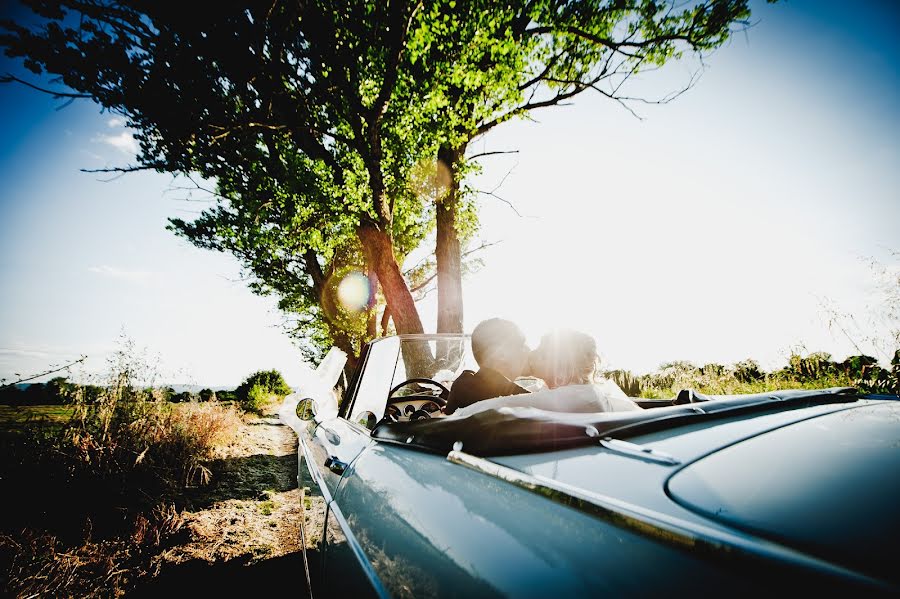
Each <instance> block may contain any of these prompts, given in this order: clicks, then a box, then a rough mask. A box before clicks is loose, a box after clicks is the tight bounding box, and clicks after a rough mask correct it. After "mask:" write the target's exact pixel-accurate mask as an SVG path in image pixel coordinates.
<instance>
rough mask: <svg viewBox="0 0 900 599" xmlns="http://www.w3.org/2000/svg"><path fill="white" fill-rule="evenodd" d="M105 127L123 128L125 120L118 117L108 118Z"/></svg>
mask: <svg viewBox="0 0 900 599" xmlns="http://www.w3.org/2000/svg"><path fill="white" fill-rule="evenodd" d="M106 126H107V127H124V126H125V119H123V118H122V117H120V116H114V117H112V118H110V119H109V120H108V121H106Z"/></svg>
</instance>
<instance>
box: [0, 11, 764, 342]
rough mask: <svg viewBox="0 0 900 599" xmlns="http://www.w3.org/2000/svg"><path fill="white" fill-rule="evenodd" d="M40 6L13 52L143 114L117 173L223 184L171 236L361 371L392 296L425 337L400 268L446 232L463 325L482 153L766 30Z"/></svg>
mask: <svg viewBox="0 0 900 599" xmlns="http://www.w3.org/2000/svg"><path fill="white" fill-rule="evenodd" d="M26 3H27V4H28V5H29V6H30V7H31V9H32V10H33V11H34V13H35V14H37V15H39V16H40V17H41V20H40V24H39V25H38V26H35V27H26V26H24V25H21V24H17V23H12V22H4V23H2V24H0V28H2V29H3V30H4V31H5V32H4V33H2V34H0V45H3V46H4V47H5V52H6V54H7V55H9V56H12V57H21V58H23V60H24V65H25V66H26V67H27V68H28V69H30V70H31V71H32V72H33V73H35V74H36V75H45V74H50V75H56V76H58V83H60V84H61V85H62V86H63V87H64V89H63V90H61V91H58V92H54V91H53V90H46V88H43V89H45V91H51V92H52V93H56V94H57V95H58V96H59V97H61V98H77V97H86V98H91V99H93V100H94V101H95V102H97V103H99V104H100V105H101V106H103V107H104V108H105V109H107V110H110V111H113V112H115V113H118V114H121V115H123V116H124V117H126V119H127V122H128V124H129V126H131V127H132V128H134V129H135V130H136V131H137V135H136V139H137V141H138V142H139V145H140V152H139V154H138V156H137V157H136V163H135V164H133V165H127V166H124V167H121V168H120V169H118V170H122V171H126V172H127V171H131V170H140V169H155V170H158V171H161V172H172V173H181V174H185V175H191V176H193V175H197V176H199V177H201V178H203V179H206V180H212V181H214V183H215V186H216V187H215V190H214V194H215V195H214V198H215V205H214V206H213V207H211V208H210V209H208V210H206V211H204V213H203V214H202V215H201V216H200V217H199V218H198V219H196V220H195V221H193V222H185V221H183V220H178V219H173V221H172V225H171V228H172V229H173V230H175V231H176V232H178V233H179V234H182V235H184V236H186V237H187V238H188V239H190V240H191V241H193V242H194V243H196V244H197V245H199V246H201V247H207V248H210V249H215V250H220V251H226V252H229V253H232V254H234V255H235V256H236V257H237V258H238V259H239V260H240V261H241V263H242V264H243V266H244V267H245V269H246V270H247V272H248V273H249V274H250V275H251V278H252V286H253V288H254V290H256V291H257V292H260V293H274V294H276V295H278V296H279V298H280V299H281V305H282V307H283V308H284V309H286V310H288V311H292V312H295V313H296V314H298V320H299V323H300V324H301V325H302V327H303V331H304V334H305V335H306V336H307V337H308V338H309V339H310V341H311V346H312V347H313V348H315V347H319V348H321V346H322V345H325V344H328V343H330V342H337V343H338V345H339V346H341V347H342V348H343V349H345V350H348V352H349V353H351V354H353V353H355V352H356V350H358V344H359V341H360V340H362V339H365V338H366V337H367V336H371V335H373V334H375V331H376V329H375V327H374V316H375V310H374V306H375V299H376V292H377V291H378V290H379V289H380V290H381V294H382V296H383V298H384V300H385V302H386V307H385V310H386V311H387V313H388V314H389V316H390V318H391V319H392V321H393V324H394V326H395V328H396V330H397V332H406V333H414V332H422V331H423V327H422V323H421V319H420V317H419V314H418V311H417V309H416V306H415V302H414V297H413V294H412V293H411V287H414V286H415V285H411V284H410V282H409V280H408V278H407V277H406V276H405V273H404V272H403V270H402V264H403V260H404V258H405V257H406V256H407V255H408V254H409V253H410V252H411V251H412V250H413V249H415V248H416V247H418V246H419V245H420V244H421V243H423V241H424V240H425V239H427V238H428V236H429V235H430V234H431V233H432V231H434V233H435V237H436V244H437V247H436V251H435V258H436V268H437V281H438V286H439V293H440V297H439V299H440V300H441V301H440V304H441V305H440V306H439V311H440V313H441V315H442V317H441V318H443V317H444V316H446V318H444V320H443V321H442V320H441V318H439V328H442V329H443V330H454V329H460V328H461V326H462V293H461V284H460V277H461V274H462V254H463V252H462V246H463V245H464V244H465V241H466V239H467V237H469V236H471V233H472V232H473V230H474V228H475V226H476V225H477V213H476V210H475V202H474V199H473V198H472V197H471V196H467V195H466V193H465V191H466V190H465V188H464V187H463V186H462V185H461V183H462V181H463V179H464V177H465V175H466V173H467V172H468V170H469V169H471V168H472V164H471V162H470V161H467V159H466V149H467V146H468V144H469V143H470V142H471V140H472V139H474V138H475V137H477V136H479V135H484V134H485V133H487V132H488V131H490V130H492V129H493V128H494V127H496V126H497V125H499V124H501V123H503V122H505V121H507V120H509V119H512V118H515V117H517V116H521V115H524V114H527V113H528V112H529V111H531V110H535V109H539V108H545V107H549V106H554V105H557V104H559V103H560V102H563V101H565V100H568V99H570V98H572V97H574V96H575V95H577V94H579V93H582V92H585V91H593V92H596V93H600V94H602V95H604V96H607V97H609V98H611V99H613V100H616V101H618V102H620V103H624V104H626V105H627V104H628V102H629V101H630V100H631V98H629V97H628V96H627V95H626V94H625V91H624V90H625V88H624V87H623V86H624V83H625V82H626V81H627V80H628V78H629V77H631V76H632V75H633V74H634V73H636V72H640V71H641V70H643V69H648V68H654V67H657V66H659V65H662V64H664V63H665V62H666V61H668V60H670V59H673V58H678V57H680V56H681V54H682V53H683V52H685V51H689V52H701V53H702V52H705V51H708V50H712V49H714V48H716V47H718V46H719V45H721V44H722V43H723V42H724V41H725V40H726V39H727V38H728V36H729V34H730V32H731V30H732V27H733V26H734V25H735V24H739V23H745V22H746V19H747V18H748V17H749V9H748V8H747V1H746V0H709V1H706V2H698V3H692V4H687V5H684V4H680V3H677V2H674V1H673V2H659V1H654V0H581V1H574V2H572V1H565V2H563V1H552V0H543V1H515V0H507V1H504V2H499V3H497V2H487V1H486V0H472V1H469V0H433V1H429V2H403V1H396V0H392V1H388V2H372V1H370V0H344V1H342V2H321V3H320V2H311V3H303V4H296V3H279V2H274V3H271V4H269V3H265V4H259V3H247V4H246V5H243V4H241V3H226V4H223V5H220V6H217V7H216V9H215V10H210V11H207V12H205V13H204V14H203V15H202V18H198V17H197V16H196V15H193V14H191V13H190V11H186V10H184V6H182V5H179V4H175V3H169V2H149V1H146V0H143V1H138V2H115V1H113V2H109V1H106V2H99V1H97V0H62V1H61V2H58V3H55V4H52V5H50V4H47V3H44V2H42V1H40V0H28V2H26ZM5 80H6V81H20V82H24V83H26V84H29V83H30V82H27V81H24V80H22V79H21V78H18V77H14V76H7V77H6V78H5ZM32 85H34V86H37V87H41V86H39V85H36V84H32ZM423 165H425V167H424V170H425V171H426V172H427V173H430V174H428V175H427V176H426V179H428V180H429V181H430V183H429V185H428V186H426V187H429V189H430V190H431V191H430V192H429V193H423V192H422V185H421V183H422V171H423ZM442 169H444V171H446V174H445V175H441V173H442V172H444V171H442ZM351 269H359V270H362V271H364V272H365V273H366V275H367V276H368V280H369V286H370V292H369V298H368V302H367V304H366V308H367V310H366V311H365V312H360V313H354V311H353V310H343V309H342V308H341V307H340V306H337V305H336V304H335V303H334V300H333V298H332V296H333V292H332V291H331V288H332V287H333V286H334V285H333V284H331V283H330V282H331V281H333V280H334V277H335V276H336V275H337V276H340V275H341V274H342V273H345V272H348V271H349V270H351ZM417 274H418V275H419V276H420V278H421V277H422V276H423V275H422V273H421V272H418V273H417ZM442 289H443V290H444V291H446V293H442V292H441V290H442Z"/></svg>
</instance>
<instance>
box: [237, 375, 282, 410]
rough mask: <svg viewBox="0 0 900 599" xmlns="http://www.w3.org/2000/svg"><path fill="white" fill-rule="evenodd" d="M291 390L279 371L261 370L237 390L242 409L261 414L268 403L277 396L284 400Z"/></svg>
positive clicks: (245, 380)
mask: <svg viewBox="0 0 900 599" xmlns="http://www.w3.org/2000/svg"><path fill="white" fill-rule="evenodd" d="M290 393H291V388H290V387H288V384H287V383H286V382H285V381H284V377H282V376H281V373H280V372H278V371H277V370H260V371H258V372H254V373H253V374H251V375H250V376H248V377H247V378H246V379H244V381H243V382H242V383H241V384H240V386H238V388H237V389H236V390H235V395H236V397H237V399H238V401H239V402H240V404H241V407H242V408H243V409H244V410H245V411H247V412H256V413H259V412H261V411H262V409H263V407H264V406H265V405H266V403H267V402H268V401H269V400H270V399H271V398H272V396H276V397H279V398H283V397H284V396H286V395H289V394H290Z"/></svg>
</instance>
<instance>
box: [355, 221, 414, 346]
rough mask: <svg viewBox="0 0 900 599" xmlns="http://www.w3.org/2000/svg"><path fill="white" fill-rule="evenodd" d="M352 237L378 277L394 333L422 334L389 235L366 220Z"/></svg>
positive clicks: (410, 294)
mask: <svg viewBox="0 0 900 599" xmlns="http://www.w3.org/2000/svg"><path fill="white" fill-rule="evenodd" d="M356 234H357V235H358V236H359V241H360V243H361V244H362V247H363V252H364V253H365V255H366V263H367V264H368V265H369V268H374V269H375V273H376V274H377V275H378V281H379V283H381V291H382V292H383V293H384V298H385V300H386V301H387V306H388V309H389V310H390V311H391V316H392V318H393V319H394V327H396V329H397V333H398V334H405V333H424V332H425V330H424V329H423V328H422V320H421V319H420V318H419V311H418V309H417V308H416V304H415V301H413V296H412V293H410V291H409V286H408V285H407V284H406V280H405V279H404V278H403V273H402V272H400V265H399V264H397V259H396V258H395V257H394V243H393V241H392V240H391V237H390V235H389V233H388V232H387V231H384V230H383V229H380V228H379V227H378V225H376V224H375V223H372V222H370V221H369V222H362V223H361V224H360V225H359V226H358V227H357V228H356Z"/></svg>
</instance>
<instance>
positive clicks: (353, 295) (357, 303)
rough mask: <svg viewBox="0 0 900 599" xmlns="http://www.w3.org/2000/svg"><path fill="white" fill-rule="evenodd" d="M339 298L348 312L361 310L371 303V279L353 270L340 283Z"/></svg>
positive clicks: (338, 288)
mask: <svg viewBox="0 0 900 599" xmlns="http://www.w3.org/2000/svg"><path fill="white" fill-rule="evenodd" d="M337 299H338V302H340V304H341V307H342V308H343V309H344V310H347V311H348V312H360V311H362V310H365V309H366V306H367V305H368V304H369V279H368V278H366V276H365V275H363V274H361V273H358V272H351V273H349V274H348V275H347V276H345V277H344V278H343V279H341V282H340V283H338V287H337Z"/></svg>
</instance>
